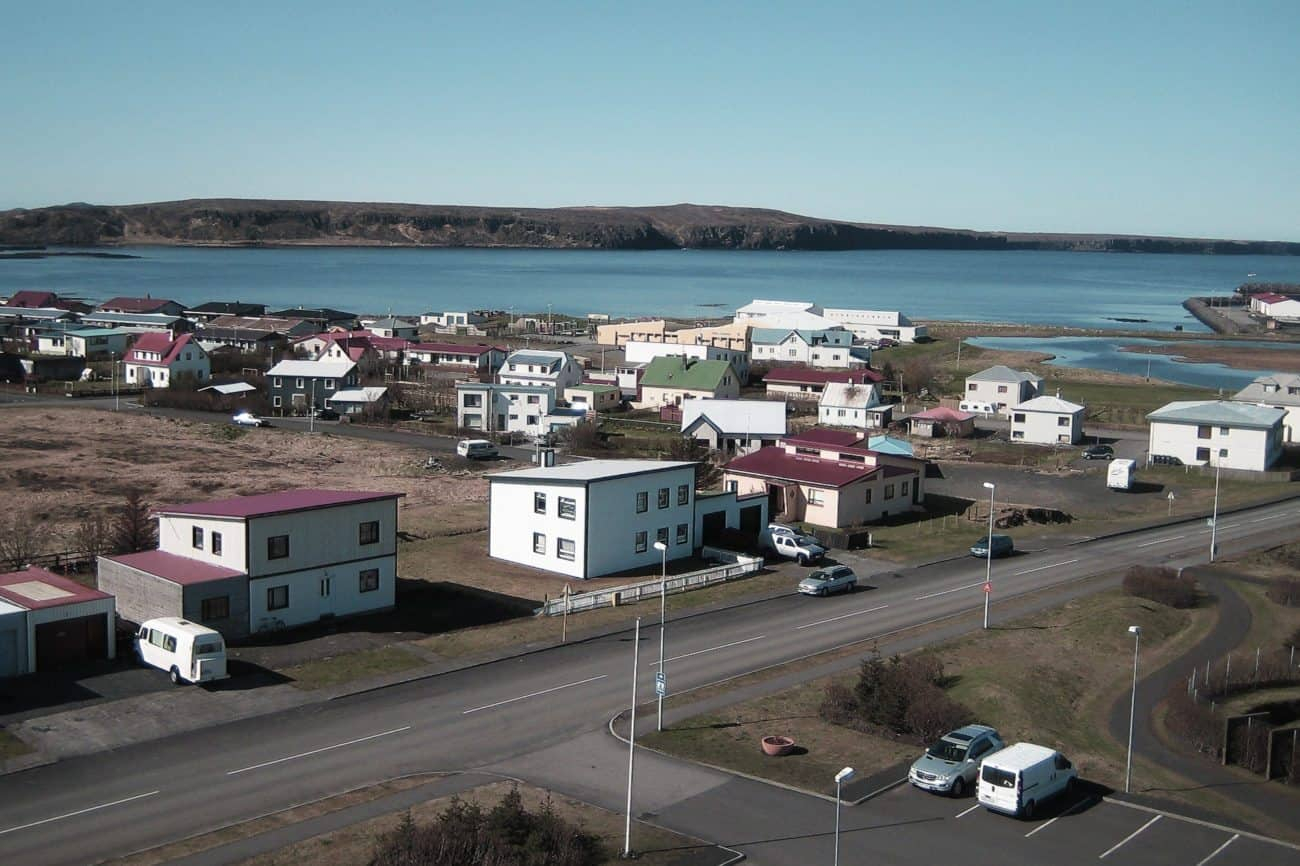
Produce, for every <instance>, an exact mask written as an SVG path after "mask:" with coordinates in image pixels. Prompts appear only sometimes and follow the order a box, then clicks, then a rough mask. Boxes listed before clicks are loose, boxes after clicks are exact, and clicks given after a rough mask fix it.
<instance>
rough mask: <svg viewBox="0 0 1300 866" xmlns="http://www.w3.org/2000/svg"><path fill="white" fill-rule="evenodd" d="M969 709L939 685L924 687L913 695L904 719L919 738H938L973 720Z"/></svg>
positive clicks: (911, 731)
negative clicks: (945, 692)
mask: <svg viewBox="0 0 1300 866" xmlns="http://www.w3.org/2000/svg"><path fill="white" fill-rule="evenodd" d="M972 719H973V714H972V713H971V711H970V710H969V709H967V708H966V707H964V706H962V705H961V704H959V703H957V702H956V701H954V700H953V699H952V698H950V697H948V696H947V695H946V694H944V692H943V690H942V689H940V688H938V687H937V686H930V687H929V688H923V689H921V690H920V691H918V692H917V693H916V694H914V695H913V696H912V700H911V701H910V702H909V704H908V707H907V712H906V713H905V714H904V715H903V721H904V723H905V724H906V726H907V730H908V732H909V733H911V734H913V735H915V736H916V737H917V738H919V739H921V740H924V741H927V742H928V741H930V740H937V739H938V738H939V737H942V736H943V735H944V734H946V733H947V732H948V731H951V730H953V729H955V728H960V727H961V726H962V725H965V724H967V723H969V722H970V721H972Z"/></svg>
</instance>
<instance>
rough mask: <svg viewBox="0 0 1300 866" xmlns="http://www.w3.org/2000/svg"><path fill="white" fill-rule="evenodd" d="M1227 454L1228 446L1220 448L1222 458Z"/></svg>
mask: <svg viewBox="0 0 1300 866" xmlns="http://www.w3.org/2000/svg"><path fill="white" fill-rule="evenodd" d="M1227 456H1228V449H1227V448H1220V449H1219V458H1220V459H1222V458H1224V457H1227Z"/></svg>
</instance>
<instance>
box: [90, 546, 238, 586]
mask: <svg viewBox="0 0 1300 866" xmlns="http://www.w3.org/2000/svg"><path fill="white" fill-rule="evenodd" d="M104 558H105V559H108V560H111V561H113V562H120V563H121V564H122V565H127V566H130V567H131V568H135V569H139V570H140V571H143V572H145V573H146V574H152V575H154V576H155V577H161V578H162V579H163V580H170V581H171V582H172V583H178V584H180V585H182V586H189V585H190V584H193V583H207V582H208V581H211V580H226V579H228V578H231V577H241V576H242V575H243V572H242V571H235V570H234V569H233V568H222V567H221V566H219V565H209V564H208V563H206V562H200V561H199V560H197V559H190V558H188V557H185V556H177V555H176V554H174V553H164V552H163V551H161V550H146V551H143V552H141V553H125V554H122V555H120V556H105V557H104Z"/></svg>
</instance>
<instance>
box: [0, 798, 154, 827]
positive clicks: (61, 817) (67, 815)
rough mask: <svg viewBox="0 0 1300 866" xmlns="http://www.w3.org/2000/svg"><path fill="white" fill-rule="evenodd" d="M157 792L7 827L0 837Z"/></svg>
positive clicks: (128, 801) (118, 804)
mask: <svg viewBox="0 0 1300 866" xmlns="http://www.w3.org/2000/svg"><path fill="white" fill-rule="evenodd" d="M157 793H158V792H157V791H150V792H148V793H147V794H136V795H135V796H134V797H123V798H122V799H121V800H114V801H113V802H111V803H100V804H99V805H98V806H88V807H86V808H85V809H78V810H77V811H75V812H68V813H67V814H66V815H55V816H54V817H53V818H42V819H41V820H39V821H33V822H31V823H30V824H21V825H19V826H17V827H8V828H6V829H4V830H0V836H3V835H4V834H6V833H16V832H18V831H19V830H26V829H28V828H29V827H39V826H41V825H42V824H49V823H51V822H53V821H62V820H63V819H64V818H75V817H77V816H78V815H84V814H86V813H87V812H97V811H99V810H100V809H107V808H109V807H111V806H120V805H122V804H123V803H130V802H131V801H132V800H143V799H144V798H145V797H152V796H153V795H154V794H157Z"/></svg>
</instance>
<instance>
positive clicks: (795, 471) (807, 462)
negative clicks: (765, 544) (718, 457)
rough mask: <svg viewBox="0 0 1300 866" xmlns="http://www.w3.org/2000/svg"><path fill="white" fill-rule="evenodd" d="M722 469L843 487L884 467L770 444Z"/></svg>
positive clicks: (824, 485)
mask: <svg viewBox="0 0 1300 866" xmlns="http://www.w3.org/2000/svg"><path fill="white" fill-rule="evenodd" d="M722 468H723V470H724V471H726V472H743V473H744V474H746V475H758V476H761V477H764V478H775V479H781V480H786V481H798V482H800V483H802V484H816V485H819V486H822V487H843V486H845V485H846V484H852V483H853V482H854V481H859V480H861V479H863V478H866V477H868V476H870V475H872V474H874V473H876V472H878V471H880V470H881V469H882V468H884V467H879V466H867V465H865V464H862V463H855V462H845V461H841V460H823V459H822V458H820V457H806V456H804V455H802V454H790V453H789V452H787V451H786V450H785V449H784V448H780V447H777V446H769V447H767V448H760V449H759V450H757V451H755V452H753V453H751V454H746V455H745V456H744V457H737V458H736V459H735V460H732V461H731V462H730V463H728V464H727V465H726V466H724V467H722ZM904 471H905V470H904Z"/></svg>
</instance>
